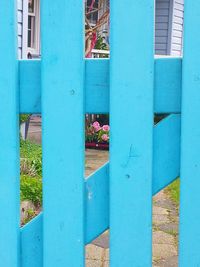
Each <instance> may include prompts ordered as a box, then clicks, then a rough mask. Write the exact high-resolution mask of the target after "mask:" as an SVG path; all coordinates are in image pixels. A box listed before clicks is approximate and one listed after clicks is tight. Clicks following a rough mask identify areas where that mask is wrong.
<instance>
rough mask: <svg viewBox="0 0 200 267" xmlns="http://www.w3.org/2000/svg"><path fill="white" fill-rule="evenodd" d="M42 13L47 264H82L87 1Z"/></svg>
mask: <svg viewBox="0 0 200 267" xmlns="http://www.w3.org/2000/svg"><path fill="white" fill-rule="evenodd" d="M41 14H42V66H41V79H42V116H43V132H42V139H43V208H44V214H43V266H44V267H55V266H56V267H63V266H70V267H77V266H80V267H81V266H84V261H85V257H84V244H85V241H84V229H85V228H84V166H85V161H84V150H85V146H84V60H83V56H84V52H83V49H84V48H83V36H84V34H83V27H84V24H83V14H84V9H83V1H82V0H60V1H55V0H44V1H42V3H41ZM72 21H73V25H71V23H72ZM69 25H71V27H69ZM53 106H54V108H52V107H53Z"/></svg>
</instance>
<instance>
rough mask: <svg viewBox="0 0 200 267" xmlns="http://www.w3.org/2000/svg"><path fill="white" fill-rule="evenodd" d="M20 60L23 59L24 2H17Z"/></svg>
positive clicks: (18, 0) (20, 0) (19, 0)
mask: <svg viewBox="0 0 200 267" xmlns="http://www.w3.org/2000/svg"><path fill="white" fill-rule="evenodd" d="M17 19H18V25H17V26H18V58H22V32H23V0H17Z"/></svg>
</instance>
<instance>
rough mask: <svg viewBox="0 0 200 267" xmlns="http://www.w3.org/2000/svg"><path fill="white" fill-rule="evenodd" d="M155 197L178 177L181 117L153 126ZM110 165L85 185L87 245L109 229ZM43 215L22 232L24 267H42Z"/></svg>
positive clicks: (90, 178)
mask: <svg viewBox="0 0 200 267" xmlns="http://www.w3.org/2000/svg"><path fill="white" fill-rule="evenodd" d="M153 151H154V162H153V181H152V182H153V192H152V193H153V195H155V194H156V193H157V192H159V191H160V190H162V189H163V188H164V187H166V186H167V185H168V184H170V183H171V182H172V181H173V180H174V179H176V177H178V176H179V169H180V161H179V158H180V115H170V116H169V117H167V118H166V119H164V120H163V121H161V122H160V123H159V124H157V125H156V126H154V150H153ZM108 192H109V164H106V165H104V166H103V167H102V168H100V169H99V170H98V171H96V172H95V173H94V174H92V175H91V176H89V177H88V178H87V179H86V181H85V208H86V217H85V227H86V228H85V231H86V237H85V243H86V244H88V243H90V242H91V241H92V240H94V239H95V238H96V237H97V236H99V235H100V234H101V233H102V232H103V231H105V230H106V229H108V228H109V193H108ZM42 220H43V214H42V213H41V214H40V215H39V216H38V217H37V219H34V220H33V221H31V222H30V223H28V224H27V225H26V226H24V227H23V228H22V231H21V247H22V262H23V267H30V266H31V265H30V263H31V262H32V264H33V266H37V267H42V238H43V237H42Z"/></svg>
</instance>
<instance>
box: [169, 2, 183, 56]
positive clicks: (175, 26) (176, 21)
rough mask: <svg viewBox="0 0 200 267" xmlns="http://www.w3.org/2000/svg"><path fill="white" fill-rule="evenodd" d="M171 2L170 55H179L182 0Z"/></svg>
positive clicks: (180, 48) (181, 44) (181, 46)
mask: <svg viewBox="0 0 200 267" xmlns="http://www.w3.org/2000/svg"><path fill="white" fill-rule="evenodd" d="M173 4H174V5H173V17H172V36H171V55H172V56H181V55H182V48H183V19H184V0H174V3H173Z"/></svg>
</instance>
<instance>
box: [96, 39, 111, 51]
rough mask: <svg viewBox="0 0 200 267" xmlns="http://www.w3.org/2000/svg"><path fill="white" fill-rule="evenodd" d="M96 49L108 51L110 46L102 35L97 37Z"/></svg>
mask: <svg viewBox="0 0 200 267" xmlns="http://www.w3.org/2000/svg"><path fill="white" fill-rule="evenodd" d="M95 49H99V50H108V46H107V44H106V43H105V42H104V38H103V37H102V36H101V35H98V37H97V42H96V44H95Z"/></svg>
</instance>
